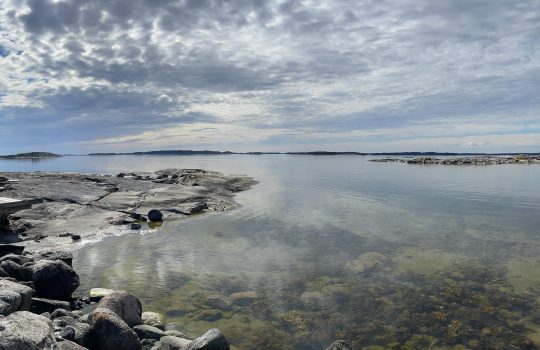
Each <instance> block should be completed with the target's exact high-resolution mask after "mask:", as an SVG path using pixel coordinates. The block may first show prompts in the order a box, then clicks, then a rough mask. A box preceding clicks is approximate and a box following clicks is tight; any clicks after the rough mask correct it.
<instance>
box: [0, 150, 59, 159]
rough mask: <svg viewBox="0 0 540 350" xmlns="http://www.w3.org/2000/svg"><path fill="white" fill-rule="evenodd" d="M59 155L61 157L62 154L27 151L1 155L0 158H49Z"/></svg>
mask: <svg viewBox="0 0 540 350" xmlns="http://www.w3.org/2000/svg"><path fill="white" fill-rule="evenodd" d="M58 157H61V155H59V154H55V153H50V152H27V153H17V154H8V155H0V159H49V158H58Z"/></svg>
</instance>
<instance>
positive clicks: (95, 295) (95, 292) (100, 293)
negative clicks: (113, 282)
mask: <svg viewBox="0 0 540 350" xmlns="http://www.w3.org/2000/svg"><path fill="white" fill-rule="evenodd" d="M113 292H114V290H112V289H107V288H92V289H90V300H93V301H99V300H101V298H103V297H104V296H106V295H109V294H111V293H113Z"/></svg>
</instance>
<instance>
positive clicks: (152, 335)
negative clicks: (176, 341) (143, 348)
mask: <svg viewBox="0 0 540 350" xmlns="http://www.w3.org/2000/svg"><path fill="white" fill-rule="evenodd" d="M133 330H134V331H135V333H137V335H138V336H139V339H155V340H159V339H161V337H163V336H165V332H163V331H162V330H161V329H159V328H156V327H152V326H149V325H147V324H140V325H137V326H135V327H133Z"/></svg>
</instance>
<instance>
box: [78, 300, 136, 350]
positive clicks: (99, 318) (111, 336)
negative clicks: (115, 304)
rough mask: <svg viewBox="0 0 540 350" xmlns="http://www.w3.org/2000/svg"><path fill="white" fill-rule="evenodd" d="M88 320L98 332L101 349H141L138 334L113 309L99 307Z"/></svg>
mask: <svg viewBox="0 0 540 350" xmlns="http://www.w3.org/2000/svg"><path fill="white" fill-rule="evenodd" d="M88 321H89V322H90V325H91V326H92V329H93V330H94V331H95V332H96V338H97V345H98V348H99V349H100V350H141V343H140V341H139V338H138V337H137V334H136V333H135V332H134V331H133V330H132V329H131V328H129V326H128V325H127V324H126V323H125V322H124V321H123V320H122V319H121V318H120V317H119V316H118V315H117V314H115V313H114V312H112V311H111V310H109V309H105V308H97V309H95V310H94V311H93V312H92V313H91V314H90V315H89V316H88Z"/></svg>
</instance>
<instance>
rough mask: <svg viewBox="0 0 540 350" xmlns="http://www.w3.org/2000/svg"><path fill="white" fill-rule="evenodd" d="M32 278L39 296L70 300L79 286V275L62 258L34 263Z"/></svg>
mask: <svg viewBox="0 0 540 350" xmlns="http://www.w3.org/2000/svg"><path fill="white" fill-rule="evenodd" d="M32 272H33V276H32V280H33V281H34V285H35V288H36V293H37V295H38V296H41V297H44V298H48V299H58V300H69V299H70V298H71V294H72V293H73V292H74V291H75V289H77V288H78V287H79V276H78V275H77V273H76V272H75V271H74V270H73V269H72V268H71V266H69V265H68V264H66V263H65V262H63V261H61V260H41V261H38V262H37V263H35V264H34V265H32Z"/></svg>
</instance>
